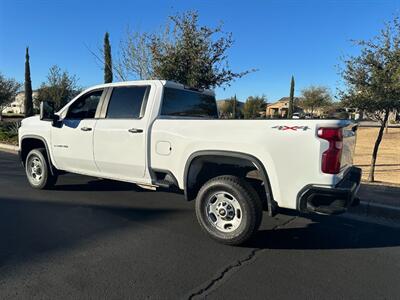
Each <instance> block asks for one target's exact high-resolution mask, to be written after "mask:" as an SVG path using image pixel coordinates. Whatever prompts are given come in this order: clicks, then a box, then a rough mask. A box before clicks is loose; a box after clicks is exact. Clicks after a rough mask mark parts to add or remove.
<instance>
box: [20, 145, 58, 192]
mask: <svg viewBox="0 0 400 300" xmlns="http://www.w3.org/2000/svg"><path fill="white" fill-rule="evenodd" d="M25 172H26V176H27V178H28V182H29V184H30V185H31V187H33V188H35V189H47V188H51V187H52V186H53V185H54V184H55V183H56V181H57V176H56V175H52V174H51V171H50V166H49V161H48V160H47V154H46V150H45V149H43V148H40V149H33V150H31V151H30V152H29V153H28V155H27V157H26V161H25Z"/></svg>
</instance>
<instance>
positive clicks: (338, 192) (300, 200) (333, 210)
mask: <svg viewBox="0 0 400 300" xmlns="http://www.w3.org/2000/svg"><path fill="white" fill-rule="evenodd" d="M360 181H361V169H360V168H357V167H351V169H350V170H349V171H348V172H347V173H346V175H345V177H344V178H343V179H342V180H341V181H340V182H339V183H338V184H337V185H336V186H334V187H322V186H318V185H307V186H305V187H304V188H303V189H302V190H301V191H300V192H299V194H298V196H297V209H298V210H299V211H301V212H313V213H318V214H324V215H332V214H340V213H343V212H345V211H346V210H347V208H348V207H349V206H355V205H358V204H359V199H358V198H357V197H356V194H357V191H358V189H359V187H360Z"/></svg>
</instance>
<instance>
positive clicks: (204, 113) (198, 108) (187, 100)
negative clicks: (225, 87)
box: [161, 87, 218, 119]
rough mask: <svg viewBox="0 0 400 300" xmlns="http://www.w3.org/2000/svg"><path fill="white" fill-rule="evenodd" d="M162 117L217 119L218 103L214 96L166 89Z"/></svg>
mask: <svg viewBox="0 0 400 300" xmlns="http://www.w3.org/2000/svg"><path fill="white" fill-rule="evenodd" d="M161 116H167V117H193V118H207V119H217V118H218V110H217V103H216V101H215V97H214V96H213V95H208V94H205V93H201V92H197V91H191V90H182V89H176V88H169V87H165V88H164V96H163V100H162V105H161Z"/></svg>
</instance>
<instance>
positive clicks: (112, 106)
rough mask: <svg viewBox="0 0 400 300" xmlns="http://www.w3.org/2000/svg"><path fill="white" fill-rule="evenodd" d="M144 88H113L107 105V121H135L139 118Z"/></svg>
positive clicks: (144, 92)
mask: <svg viewBox="0 0 400 300" xmlns="http://www.w3.org/2000/svg"><path fill="white" fill-rule="evenodd" d="M147 88H148V87H146V86H127V87H115V88H113V91H112V95H111V98H110V102H109V104H108V109H107V114H106V118H107V119H137V118H139V117H140V112H141V108H142V103H143V99H144V98H145V95H146V90H147Z"/></svg>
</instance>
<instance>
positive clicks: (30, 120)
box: [21, 115, 40, 126]
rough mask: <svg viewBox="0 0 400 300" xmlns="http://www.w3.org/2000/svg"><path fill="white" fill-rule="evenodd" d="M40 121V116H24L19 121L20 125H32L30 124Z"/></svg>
mask: <svg viewBox="0 0 400 300" xmlns="http://www.w3.org/2000/svg"><path fill="white" fill-rule="evenodd" d="M39 122H40V116H38V115H37V116H32V117H28V118H25V119H23V120H22V121H21V125H22V126H24V125H32V124H38V123H39Z"/></svg>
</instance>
